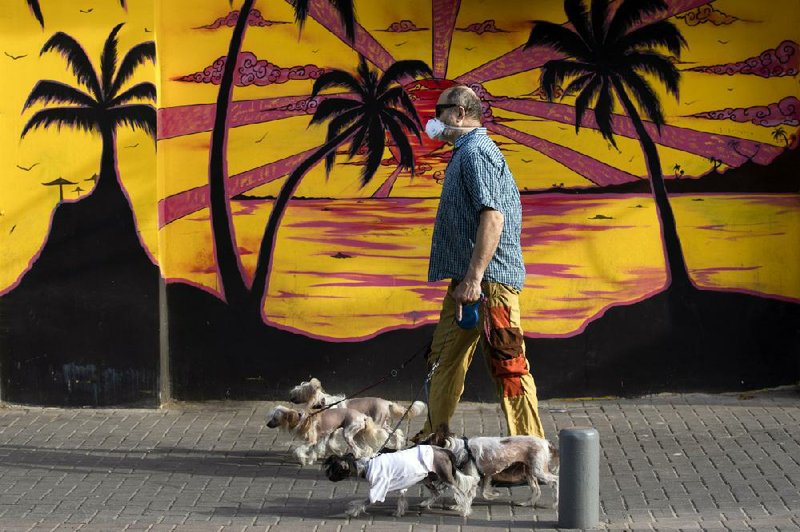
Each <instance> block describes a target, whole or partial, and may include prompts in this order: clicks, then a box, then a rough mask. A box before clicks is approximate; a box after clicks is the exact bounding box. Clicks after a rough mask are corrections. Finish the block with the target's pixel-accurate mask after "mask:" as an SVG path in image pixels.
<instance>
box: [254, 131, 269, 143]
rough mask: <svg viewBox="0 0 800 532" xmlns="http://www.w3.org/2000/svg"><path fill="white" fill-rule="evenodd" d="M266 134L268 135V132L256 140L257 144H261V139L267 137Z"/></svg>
mask: <svg viewBox="0 0 800 532" xmlns="http://www.w3.org/2000/svg"><path fill="white" fill-rule="evenodd" d="M266 136H267V134H266V133H264V134H263V135H261V138H260V139H258V140H257V141H256V144H260V143H261V141H262V140H264V137H266Z"/></svg>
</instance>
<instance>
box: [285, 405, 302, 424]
mask: <svg viewBox="0 0 800 532" xmlns="http://www.w3.org/2000/svg"><path fill="white" fill-rule="evenodd" d="M299 421H300V413H299V412H298V411H297V410H291V409H289V410H287V411H286V422H287V424H288V425H289V426H290V427H294V426H295V425H297V423H298V422H299Z"/></svg>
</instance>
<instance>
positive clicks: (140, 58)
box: [109, 41, 156, 97]
mask: <svg viewBox="0 0 800 532" xmlns="http://www.w3.org/2000/svg"><path fill="white" fill-rule="evenodd" d="M147 60H150V61H151V62H152V63H153V64H155V62H156V43H155V42H154V41H147V42H143V43H139V44H137V45H136V46H134V47H133V48H131V49H130V50H128V53H126V54H125V57H123V58H122V62H121V63H120V64H119V70H118V71H117V76H116V77H115V78H114V83H113V85H112V86H111V92H110V93H109V96H110V97H113V96H114V95H116V94H117V92H119V89H120V88H121V87H122V85H124V84H125V82H126V81H128V80H129V79H130V77H131V76H133V73H134V71H135V70H136V67H138V66H139V65H141V64H143V63H144V62H145V61H147Z"/></svg>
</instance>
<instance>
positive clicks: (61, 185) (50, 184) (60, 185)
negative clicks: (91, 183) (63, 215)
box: [42, 177, 77, 202]
mask: <svg viewBox="0 0 800 532" xmlns="http://www.w3.org/2000/svg"><path fill="white" fill-rule="evenodd" d="M42 184H43V185H44V186H46V187H54V186H57V187H58V201H59V202H62V201H64V185H76V184H77V183H75V182H73V181H67V180H66V179H64V178H63V177H59V178H58V179H54V180H53V181H50V182H48V183H42Z"/></svg>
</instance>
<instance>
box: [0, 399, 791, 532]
mask: <svg viewBox="0 0 800 532" xmlns="http://www.w3.org/2000/svg"><path fill="white" fill-rule="evenodd" d="M274 404H275V403H234V402H230V403H228V402H225V403H202V404H181V405H177V406H173V407H171V408H168V409H165V410H125V409H105V410H85V409H79V410H65V409H53V408H31V407H21V406H9V405H6V406H0V530H2V531H10V530H53V529H59V530H109V531H115V530H123V529H129V530H148V529H152V530H220V529H225V530H265V529H269V530H270V531H276V530H297V531H301V530H302V531H310V530H326V531H327V530H331V531H333V530H341V531H351V530H369V531H376V532H380V531H383V530H406V531H408V530H415V531H416V530H437V531H456V530H463V531H468V530H507V529H530V528H536V529H541V530H546V529H553V528H555V526H556V522H557V516H556V512H555V510H550V509H539V508H536V509H531V508H528V507H518V506H512V505H511V504H509V502H508V501H509V500H510V499H516V500H523V499H524V498H526V497H527V496H528V494H529V490H528V488H522V487H520V488H513V489H512V490H501V492H502V493H503V494H504V496H503V497H501V498H500V499H499V500H496V501H493V502H491V503H487V502H485V501H482V500H480V499H476V500H475V503H474V506H473V514H472V516H471V517H469V518H468V519H467V520H463V519H462V518H461V517H459V516H458V515H456V514H455V513H454V512H450V511H446V510H442V509H435V510H431V511H428V512H424V513H420V512H419V511H418V510H417V508H416V503H418V502H419V501H420V500H421V493H420V492H419V490H417V489H416V488H415V489H412V490H410V491H409V495H411V497H410V503H411V506H410V508H409V512H408V513H407V514H406V516H405V517H403V518H395V517H392V515H391V513H392V511H393V509H394V503H395V499H394V498H393V497H391V498H388V499H387V501H386V503H385V504H380V505H377V506H375V507H373V508H372V509H371V511H370V514H369V515H367V516H362V517H359V518H357V519H348V518H346V517H345V516H344V513H343V511H344V509H345V507H346V505H347V502H348V501H350V500H351V499H353V498H356V497H361V496H365V494H366V492H367V489H366V484H365V483H363V482H360V483H356V482H351V481H345V482H341V483H338V484H333V483H331V482H328V481H327V480H326V479H325V478H324V477H323V475H322V473H321V471H320V470H319V468H318V467H317V466H313V467H311V466H309V467H305V468H301V467H300V466H298V465H297V464H295V463H294V462H293V461H292V457H291V456H290V454H289V451H290V449H291V447H292V445H293V444H292V442H291V441H290V439H289V438H288V437H287V436H286V435H285V434H279V433H278V432H277V431H276V430H274V429H269V428H267V427H266V425H265V424H264V418H265V415H266V413H267V412H268V410H269V409H270V408H271V407H272V406H273V405H274ZM540 409H541V414H542V418H543V422H544V426H545V430H546V431H547V432H548V436H549V437H550V438H553V439H554V438H555V437H556V435H557V431H558V430H559V429H561V428H565V427H571V426H589V425H591V426H593V427H595V428H596V429H597V430H598V431H599V432H600V437H601V446H602V450H601V453H602V455H601V460H600V467H601V470H600V498H601V522H602V527H603V528H606V529H613V530H632V529H646V530H650V529H659V530H675V529H710V530H722V529H730V530H752V529H755V530H775V529H778V530H797V529H800V444H799V443H798V442H799V441H800V428H799V427H800V390H798V389H797V388H794V387H790V388H783V389H778V390H771V391H766V392H759V393H748V394H732V395H701V394H691V395H659V396H654V397H646V398H640V399H604V400H593V401H564V400H552V401H543V402H542V403H541V405H540ZM419 426H421V420H419V419H417V420H415V422H414V423H412V431H411V434H413V433H414V432H415V431H416V430H417V429H418V428H419ZM404 428H406V427H404ZM453 428H454V430H455V431H456V432H458V433H460V432H462V431H464V430H466V431H467V434H468V435H478V434H487V435H498V434H501V433H502V432H501V431H502V418H501V417H500V416H499V408H498V407H497V406H496V405H494V404H477V403H469V404H464V405H462V406H461V407H460V408H459V411H458V412H457V415H456V418H455V419H454V422H453ZM551 497H552V492H551V491H550V488H547V487H543V488H542V499H541V502H542V503H544V504H547V505H549V503H550V502H551V501H552V498H551Z"/></svg>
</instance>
